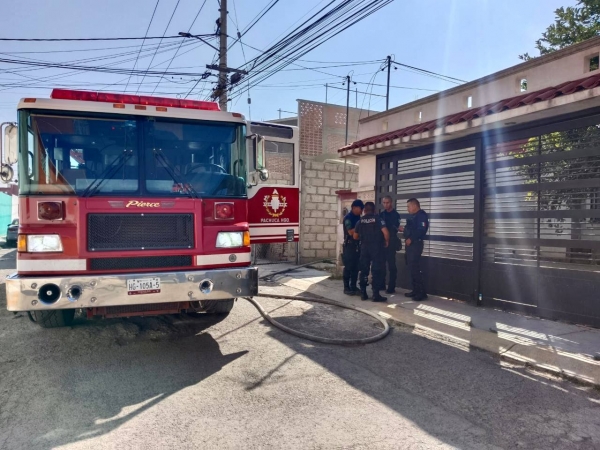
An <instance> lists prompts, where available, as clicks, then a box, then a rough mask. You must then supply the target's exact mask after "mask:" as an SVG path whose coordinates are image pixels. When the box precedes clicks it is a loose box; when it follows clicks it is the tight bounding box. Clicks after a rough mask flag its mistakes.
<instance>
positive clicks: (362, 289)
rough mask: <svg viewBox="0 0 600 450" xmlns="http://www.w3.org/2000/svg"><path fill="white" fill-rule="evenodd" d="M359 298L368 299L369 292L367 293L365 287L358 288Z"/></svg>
mask: <svg viewBox="0 0 600 450" xmlns="http://www.w3.org/2000/svg"><path fill="white" fill-rule="evenodd" d="M360 299H361V300H363V301H364V300H369V294H367V287H366V286H365V287H361V288H360Z"/></svg>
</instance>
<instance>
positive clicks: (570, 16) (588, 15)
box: [519, 0, 600, 61]
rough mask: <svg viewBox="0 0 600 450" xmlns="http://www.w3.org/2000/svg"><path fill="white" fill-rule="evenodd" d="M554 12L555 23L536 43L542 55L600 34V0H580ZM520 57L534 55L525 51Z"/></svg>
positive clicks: (524, 57) (528, 57)
mask: <svg viewBox="0 0 600 450" xmlns="http://www.w3.org/2000/svg"><path fill="white" fill-rule="evenodd" d="M554 14H555V16H556V18H555V21H554V23H553V24H552V25H550V26H549V27H548V28H547V29H546V31H544V32H543V33H542V37H541V38H540V39H538V40H537V41H536V43H535V44H536V45H535V46H536V48H537V49H538V50H539V52H540V56H541V55H546V54H548V53H552V52H554V51H556V50H560V49H561V48H564V47H568V46H570V45H573V44H576V43H578V42H582V41H585V40H586V39H590V38H593V37H594V36H599V35H600V0H579V1H578V2H577V5H576V6H569V7H567V8H558V9H557V10H556V11H554ZM519 58H521V59H522V60H524V61H527V60H529V59H532V58H533V57H532V56H530V55H529V54H528V53H525V54H523V55H520V56H519Z"/></svg>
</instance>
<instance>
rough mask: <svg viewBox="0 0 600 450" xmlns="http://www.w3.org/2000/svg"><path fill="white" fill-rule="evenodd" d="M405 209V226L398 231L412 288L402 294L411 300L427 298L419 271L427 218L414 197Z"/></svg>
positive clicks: (421, 274)
mask: <svg viewBox="0 0 600 450" xmlns="http://www.w3.org/2000/svg"><path fill="white" fill-rule="evenodd" d="M406 209H407V211H408V214H409V216H408V218H407V219H406V226H404V227H400V231H402V232H403V235H404V238H405V241H404V244H405V245H406V253H405V258H406V264H407V265H408V270H410V277H411V279H412V286H413V290H412V291H411V292H408V293H406V294H404V295H405V296H407V297H412V299H413V300H416V301H421V300H425V299H426V298H427V294H426V293H425V282H424V281H423V273H422V272H421V255H422V254H423V239H425V235H426V234H427V230H428V229H429V219H428V218H427V213H426V212H425V211H423V210H422V209H421V204H420V203H419V200H417V199H416V198H411V199H409V200H408V201H407V202H406Z"/></svg>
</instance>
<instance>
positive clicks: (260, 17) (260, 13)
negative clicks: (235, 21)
mask: <svg viewBox="0 0 600 450" xmlns="http://www.w3.org/2000/svg"><path fill="white" fill-rule="evenodd" d="M277 3H279V0H272V1H271V4H270V5H269V4H268V5H267V6H265V7H264V8H263V9H262V10H261V12H259V13H258V14H257V15H256V17H255V18H254V19H252V20H251V21H250V24H249V25H247V26H246V28H244V30H243V31H242V33H241V34H240V32H239V29H238V38H237V39H236V40H235V41H234V42H233V43H232V44H231V45H230V46H229V47H228V48H227V50H229V49H230V48H232V47H233V46H234V45H235V44H236V43H237V41H238V40H241V39H242V37H244V36H245V35H246V33H248V32H249V31H250V30H251V29H252V28H254V26H255V25H256V24H257V23H258V22H259V21H260V19H262V18H263V17H264V16H265V14H267V13H268V12H269V11H270V10H271V9H272V8H273V7H274V6H275V5H276V4H277ZM236 28H237V25H236Z"/></svg>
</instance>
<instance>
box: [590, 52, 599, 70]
mask: <svg viewBox="0 0 600 450" xmlns="http://www.w3.org/2000/svg"><path fill="white" fill-rule="evenodd" d="M599 68H600V55H596V56H592V57H590V58H589V60H588V70H589V71H590V72H593V71H594V70H598V69H599Z"/></svg>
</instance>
